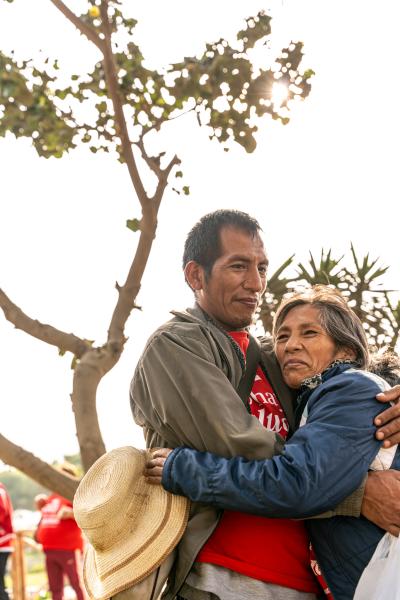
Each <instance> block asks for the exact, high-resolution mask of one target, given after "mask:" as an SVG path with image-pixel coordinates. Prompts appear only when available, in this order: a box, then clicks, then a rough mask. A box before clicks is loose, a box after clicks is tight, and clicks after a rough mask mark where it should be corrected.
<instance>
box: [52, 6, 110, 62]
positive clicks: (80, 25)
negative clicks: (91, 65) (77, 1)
mask: <svg viewBox="0 0 400 600" xmlns="http://www.w3.org/2000/svg"><path fill="white" fill-rule="evenodd" d="M50 2H51V3H52V4H54V6H55V7H56V8H58V10H59V11H60V12H62V14H63V15H64V16H65V17H67V19H68V20H69V21H71V23H72V24H73V25H75V27H76V28H77V29H78V30H79V31H80V32H81V33H82V34H83V35H85V36H86V37H87V38H88V39H89V40H90V41H91V42H93V44H94V45H95V46H97V48H98V49H99V50H100V51H101V52H103V51H104V42H103V40H101V39H100V38H99V36H98V35H97V32H96V30H95V29H93V27H90V25H87V23H84V22H83V21H81V19H80V18H79V17H78V16H77V15H76V14H75V13H73V12H72V10H70V9H69V8H68V6H66V5H65V4H64V2H62V0H50Z"/></svg>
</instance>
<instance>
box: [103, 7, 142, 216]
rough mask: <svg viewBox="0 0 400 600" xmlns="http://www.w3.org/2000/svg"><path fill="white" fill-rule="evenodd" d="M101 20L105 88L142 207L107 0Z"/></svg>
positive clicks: (137, 172) (138, 175) (139, 183)
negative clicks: (114, 51)
mask: <svg viewBox="0 0 400 600" xmlns="http://www.w3.org/2000/svg"><path fill="white" fill-rule="evenodd" d="M100 11H101V20H102V30H103V33H104V51H103V57H104V60H103V66H104V75H105V79H106V84H107V89H108V93H109V96H110V98H111V102H112V104H113V108H114V118H115V128H116V131H117V134H118V136H119V138H120V140H121V146H122V153H123V156H124V159H125V162H126V165H127V167H128V171H129V175H130V177H131V181H132V183H133V187H134V188H135V192H136V194H137V196H138V199H139V202H140V204H141V206H142V207H143V206H144V204H145V203H146V201H147V200H148V197H147V194H146V190H145V189H144V186H143V183H142V180H141V177H140V174H139V171H138V168H137V165H136V161H135V157H134V155H133V151H132V145H131V142H130V139H129V134H128V127H127V124H126V119H125V115H124V110H123V104H122V100H121V96H120V93H119V86H118V77H117V65H116V63H115V57H114V54H113V51H112V46H111V33H112V32H111V26H110V21H109V17H108V1H107V0H102V2H101V7H100Z"/></svg>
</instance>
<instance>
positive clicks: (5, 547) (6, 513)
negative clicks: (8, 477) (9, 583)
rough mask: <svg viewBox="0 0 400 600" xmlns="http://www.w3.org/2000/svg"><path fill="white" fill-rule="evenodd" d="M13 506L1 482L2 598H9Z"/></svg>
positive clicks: (0, 583) (0, 595) (0, 544)
mask: <svg viewBox="0 0 400 600" xmlns="http://www.w3.org/2000/svg"><path fill="white" fill-rule="evenodd" d="M12 514H13V507H12V503H11V498H10V496H9V495H8V492H7V490H6V488H5V486H4V485H3V484H2V483H0V600H9V598H8V594H7V592H6V588H5V584H4V575H5V572H6V566H7V560H8V557H9V556H10V553H11V552H12V551H13V549H14V548H13V539H14V531H13V525H12Z"/></svg>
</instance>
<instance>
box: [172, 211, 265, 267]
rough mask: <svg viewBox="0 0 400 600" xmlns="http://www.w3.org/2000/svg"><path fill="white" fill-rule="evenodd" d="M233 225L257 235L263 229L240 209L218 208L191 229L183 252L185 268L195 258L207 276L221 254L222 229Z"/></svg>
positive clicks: (254, 235) (251, 234) (253, 235)
mask: <svg viewBox="0 0 400 600" xmlns="http://www.w3.org/2000/svg"><path fill="white" fill-rule="evenodd" d="M224 227H233V228H235V229H240V230H242V231H246V232H247V233H248V234H249V235H250V236H252V237H256V236H257V235H258V234H259V232H260V231H262V229H261V227H260V224H259V223H258V221H257V220H256V219H253V217H250V215H248V214H247V213H245V212H241V211H240V210H216V211H214V212H212V213H208V214H207V215H204V217H202V218H201V219H200V221H198V222H197V223H196V225H194V227H193V228H192V229H191V230H190V231H189V233H188V236H187V238H186V242H185V248H184V252H183V261H182V263H183V268H185V267H186V265H187V264H188V262H190V261H191V260H194V261H195V262H197V263H198V264H199V265H200V266H202V267H203V269H204V271H205V273H206V275H207V276H209V275H210V273H211V270H212V268H213V265H214V263H215V261H216V260H217V258H219V256H220V255H221V236H220V233H221V229H222V228H224Z"/></svg>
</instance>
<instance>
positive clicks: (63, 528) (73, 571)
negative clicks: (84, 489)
mask: <svg viewBox="0 0 400 600" xmlns="http://www.w3.org/2000/svg"><path fill="white" fill-rule="evenodd" d="M60 470H61V471H64V472H65V473H68V474H69V475H73V476H76V472H75V469H74V467H73V465H62V466H61V467H60ZM35 503H36V506H37V509H38V510H40V512H41V519H40V521H39V525H38V528H37V531H36V534H35V539H36V541H37V542H38V543H39V544H41V545H42V546H43V552H44V554H45V557H46V570H47V577H48V581H49V589H50V592H51V594H52V597H53V600H62V599H63V593H64V576H65V575H67V577H68V579H69V582H70V584H71V587H72V589H73V590H74V592H75V594H76V597H77V600H84V594H83V590H82V586H81V582H80V576H79V572H80V563H81V561H80V559H81V553H82V549H83V540H82V533H81V530H80V529H79V527H78V525H77V523H76V521H75V519H74V513H73V510H72V503H71V502H70V501H69V500H67V499H66V498H63V497H62V496H59V495H58V494H50V495H49V496H46V495H45V494H39V495H38V496H36V498H35Z"/></svg>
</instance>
